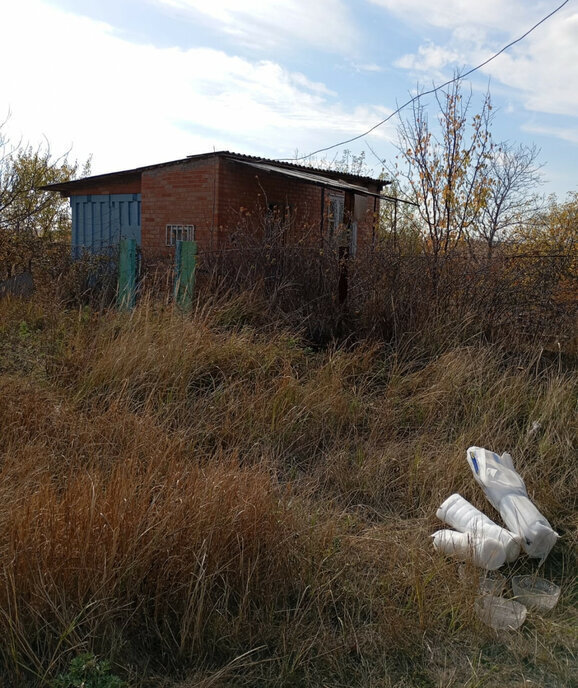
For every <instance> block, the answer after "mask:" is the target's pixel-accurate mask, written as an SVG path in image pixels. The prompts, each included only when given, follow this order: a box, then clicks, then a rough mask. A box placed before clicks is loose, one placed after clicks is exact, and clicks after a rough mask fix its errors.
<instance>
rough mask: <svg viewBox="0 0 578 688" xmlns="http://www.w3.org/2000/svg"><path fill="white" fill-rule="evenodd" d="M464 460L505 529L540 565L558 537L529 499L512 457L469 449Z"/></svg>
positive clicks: (485, 450) (476, 448)
mask: <svg viewBox="0 0 578 688" xmlns="http://www.w3.org/2000/svg"><path fill="white" fill-rule="evenodd" d="M466 457H467V460H468V463H469V465H470V468H471V469H472V473H473V474H474V478H475V479H476V481H477V482H478V483H479V484H480V485H481V486H482V488H483V490H484V492H485V494H486V497H487V498H488V500H489V502H490V504H492V506H494V507H495V508H496V509H497V510H498V511H499V512H500V514H501V516H502V518H503V519H504V522H505V523H506V525H507V526H508V528H509V529H510V530H511V531H512V532H513V533H516V534H517V535H520V536H521V538H522V547H523V548H524V550H525V551H526V553H527V554H528V555H529V556H530V557H534V558H536V559H541V560H542V561H543V560H544V559H545V558H546V557H547V556H548V554H549V553H550V550H551V549H552V547H553V546H554V544H555V543H556V540H557V539H558V537H559V536H558V533H556V532H555V531H554V530H553V529H552V526H551V525H550V524H549V523H548V521H547V520H546V518H544V516H542V514H541V513H540V512H539V511H538V509H537V508H536V507H535V506H534V504H532V502H531V501H530V499H529V498H528V492H527V490H526V486H525V485H524V481H523V480H522V478H521V476H520V475H519V473H517V472H516V470H515V469H514V464H513V462H512V457H511V456H510V455H509V454H502V456H501V457H500V456H498V455H497V454H495V453H494V452H491V451H488V450H487V449H483V448H481V447H470V448H469V449H468V450H467V452H466Z"/></svg>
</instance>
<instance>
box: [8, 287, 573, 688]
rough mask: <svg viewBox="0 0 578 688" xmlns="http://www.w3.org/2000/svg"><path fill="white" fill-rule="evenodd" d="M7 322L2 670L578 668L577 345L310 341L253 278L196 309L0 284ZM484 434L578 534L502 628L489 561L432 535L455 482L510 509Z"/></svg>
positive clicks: (439, 671)
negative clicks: (31, 295)
mask: <svg viewBox="0 0 578 688" xmlns="http://www.w3.org/2000/svg"><path fill="white" fill-rule="evenodd" d="M260 321H262V323H263V324H260ZM0 322H1V323H2V325H1V326H0V346H1V350H2V353H3V357H2V362H1V363H0V394H1V398H2V400H3V401H2V404H0V427H1V428H2V433H1V435H0V457H1V464H0V560H1V561H2V567H1V568H0V676H2V677H3V678H4V680H5V681H7V682H8V684H20V685H31V686H33V685H34V686H36V685H38V686H39V685H43V684H45V683H46V681H48V680H49V679H50V678H52V677H54V676H55V675H56V674H57V673H58V671H60V670H62V668H63V667H64V666H65V665H66V664H67V662H68V660H69V659H70V658H71V657H73V656H75V655H76V654H78V653H79V652H81V651H87V650H88V651H94V652H96V653H98V654H100V655H103V656H106V657H109V658H111V659H112V660H113V661H114V663H115V671H116V672H117V673H122V674H123V675H124V676H126V677H127V678H129V680H130V681H131V683H133V684H134V685H138V686H147V685H164V686H172V685H179V686H181V688H185V686H193V685H194V686H197V685H198V686H207V687H208V686H225V685H231V686H232V685H270V686H287V685H313V686H315V685H317V686H323V685H332V686H376V687H377V686H399V687H401V686H424V687H426V686H440V687H441V686H466V685H467V686H471V687H472V688H473V687H474V686H498V685H499V686H512V687H513V686H521V685H530V683H525V682H526V681H528V682H529V681H533V682H534V683H533V684H534V685H545V686H546V685H547V686H568V685H571V684H572V681H576V680H578V675H577V674H576V670H575V666H576V664H575V663H574V662H573V661H572V658H573V653H575V651H576V649H577V647H576V636H575V622H576V618H575V611H574V609H575V595H576V561H575V559H574V554H573V552H574V551H575V547H576V544H577V539H576V528H577V526H578V522H577V517H576V508H575V501H574V500H575V497H576V494H577V493H578V490H577V488H578V471H577V470H576V467H575V462H574V461H573V455H572V451H573V448H574V447H575V446H576V427H575V411H576V398H577V386H578V378H577V376H576V373H575V371H571V370H565V369H564V368H563V365H562V362H561V361H554V364H553V365H550V364H548V363H546V362H545V360H544V357H543V355H541V354H540V352H539V350H538V351H537V352H536V353H535V354H532V355H528V354H525V355H523V356H522V355H514V354H512V353H511V352H506V351H505V350H503V349H501V348H500V347H498V346H494V347H489V346H485V345H482V344H474V343H470V344H467V345H464V344H460V345H459V346H445V347H441V348H440V347H439V346H436V353H435V355H433V354H432V353H431V352H430V354H429V355H426V352H425V350H424V348H423V346H422V343H423V341H422V343H419V344H417V345H416V347H415V348H414V349H412V348H411V347H410V346H406V347H405V348H404V347H403V346H401V345H400V346H397V347H391V346H384V345H382V344H377V343H368V342H361V343H358V344H356V345H351V344H349V345H342V346H337V345H334V346H332V347H328V348H324V349H320V350H315V351H314V350H312V349H310V348H308V347H307V346H306V344H305V343H304V341H303V339H302V336H301V332H299V331H294V330H292V329H290V328H288V327H285V326H283V325H279V323H278V321H277V324H271V321H270V320H269V321H267V319H266V318H265V317H264V316H263V303H262V302H261V301H260V297H259V296H258V295H257V293H256V292H252V293H245V294H242V295H237V296H234V297H233V296H229V297H227V298H226V299H219V300H215V299H213V300H205V301H204V305H202V306H199V307H198V308H197V310H196V311H195V312H194V313H193V315H192V316H187V317H184V316H182V315H181V314H179V313H177V312H174V311H173V310H172V309H170V308H168V307H166V306H164V305H162V304H161V303H159V302H157V301H155V300H153V299H150V300H144V301H143V302H142V303H141V305H140V306H139V307H138V308H137V309H136V310H135V311H134V312H132V313H131V314H129V315H127V314H122V313H115V312H102V313H100V314H99V313H97V312H95V311H93V310H91V309H90V308H80V309H78V310H66V309H62V308H59V307H58V306H57V305H54V304H51V305H47V304H46V303H44V304H43V303H40V302H21V301H17V300H4V301H0ZM248 323H253V324H252V325H251V324H248ZM256 323H257V324H256ZM458 341H460V342H463V341H464V337H461V336H460V337H458ZM416 351H417V353H416ZM536 424H539V425H536ZM470 444H479V445H482V446H487V447H490V448H493V449H495V450H498V451H506V450H508V451H510V452H511V453H512V455H513V456H514V459H515V461H516V463H517V466H518V467H519V469H520V471H521V472H522V473H523V475H524V476H525V477H526V480H527V485H528V489H529V492H530V494H531V495H532V496H533V498H534V499H535V501H536V503H537V504H538V506H539V507H540V508H541V509H542V510H543V512H544V513H545V514H546V515H547V517H548V518H549V519H550V520H551V522H552V523H553V525H554V526H555V527H556V529H557V530H558V531H559V532H560V533H561V534H562V538H561V541H560V543H559V544H558V545H557V547H556V549H555V550H554V552H553V553H552V555H551V557H550V558H549V560H548V561H547V563H546V570H545V573H546V575H547V576H549V577H550V578H552V579H553V580H556V581H557V582H559V583H561V585H562V587H563V596H562V600H561V602H560V604H559V606H558V607H557V609H556V610H555V611H554V612H552V613H551V614H550V615H548V616H544V617H543V618H542V617H540V616H538V615H531V617H530V618H529V620H528V621H527V623H526V624H525V626H524V627H523V628H522V629H521V630H520V631H519V632H515V633H514V632H512V633H508V634H504V635H502V636H494V635H492V633H491V632H490V631H488V630H487V629H485V628H484V627H482V626H481V625H480V624H479V622H478V621H477V620H476V618H475V616H474V614H473V612H472V605H473V598H474V595H473V592H472V581H473V580H474V577H475V572H473V571H472V572H470V573H469V574H468V575H467V576H466V577H465V579H464V578H460V577H459V576H458V572H457V568H456V566H455V565H454V563H453V562H450V561H447V560H446V559H444V558H443V557H440V556H438V555H437V554H436V553H435V552H433V551H432V548H431V546H430V543H429V533H430V532H432V531H433V530H434V529H435V528H436V527H437V524H436V522H435V518H434V516H433V514H434V513H435V509H436V508H437V506H438V505H439V503H440V502H441V501H442V500H443V499H445V497H447V496H448V495H449V494H450V493H451V492H452V491H460V492H461V493H462V494H463V495H464V496H465V497H466V498H468V499H470V500H471V501H472V502H474V503H475V504H477V505H478V506H480V507H482V508H484V510H486V511H487V512H488V513H491V509H489V508H488V507H487V505H486V504H484V500H483V499H482V496H481V493H480V491H479V490H477V488H476V487H475V485H474V482H473V480H472V479H471V475H470V473H469V468H468V467H467V464H466V461H465V458H464V457H465V449H466V448H467V446H469V445H470ZM531 567H532V564H531V562H528V561H527V560H524V559H521V560H520V562H519V563H517V564H516V565H514V566H513V567H511V570H510V573H512V572H514V571H518V570H520V571H523V570H529V569H530V568H531ZM573 603H574V604H573Z"/></svg>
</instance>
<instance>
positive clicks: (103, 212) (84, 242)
mask: <svg viewBox="0 0 578 688" xmlns="http://www.w3.org/2000/svg"><path fill="white" fill-rule="evenodd" d="M70 206H71V208H72V253H73V255H75V256H79V255H81V254H82V252H83V251H88V252H89V253H95V254H108V255H115V253H116V251H117V250H118V243H119V241H120V240H121V239H134V240H135V241H136V243H137V245H138V246H140V243H141V219H140V211H141V196H140V194H98V195H96V194H92V195H88V196H71V197H70Z"/></svg>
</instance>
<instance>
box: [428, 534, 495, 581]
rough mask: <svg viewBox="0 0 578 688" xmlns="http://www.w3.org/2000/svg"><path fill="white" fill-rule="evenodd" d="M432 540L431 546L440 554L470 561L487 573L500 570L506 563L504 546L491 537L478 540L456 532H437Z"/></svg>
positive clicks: (471, 535)
mask: <svg viewBox="0 0 578 688" xmlns="http://www.w3.org/2000/svg"><path fill="white" fill-rule="evenodd" d="M432 538H433V546H434V547H435V548H436V549H437V550H439V551H440V552H443V553H444V554H447V555H449V556H451V557H454V558H456V559H460V560H461V561H471V562H472V563H473V564H475V565H476V566H479V567H481V568H483V569H488V570H489V571H493V570H494V569H498V568H500V566H502V564H503V563H504V562H505V561H506V550H505V548H504V546H503V545H502V544H501V543H500V542H498V541H497V540H494V539H493V538H491V537H483V538H479V537H476V536H475V535H473V534H472V533H458V531H457V530H438V531H436V532H435V533H434V534H433V535H432Z"/></svg>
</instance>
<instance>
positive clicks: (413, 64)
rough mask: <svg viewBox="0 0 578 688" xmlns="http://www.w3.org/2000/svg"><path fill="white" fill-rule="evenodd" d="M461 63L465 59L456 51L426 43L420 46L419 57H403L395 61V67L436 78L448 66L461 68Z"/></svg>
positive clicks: (411, 55) (412, 55)
mask: <svg viewBox="0 0 578 688" xmlns="http://www.w3.org/2000/svg"><path fill="white" fill-rule="evenodd" d="M461 62H463V58H461V57H460V54H459V53H458V52H457V51H456V50H450V49H448V48H444V47H442V46H440V45H434V44H433V43H426V44H425V45H420V46H419V48H418V52H417V55H416V54H408V55H403V56H402V57H400V58H399V59H398V60H396V61H395V66H396V67H401V68H402V69H410V70H412V71H418V72H424V73H426V74H429V75H430V76H436V75H439V74H440V72H441V70H443V69H445V68H446V67H447V66H448V65H456V66H459V65H460V63H461Z"/></svg>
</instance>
